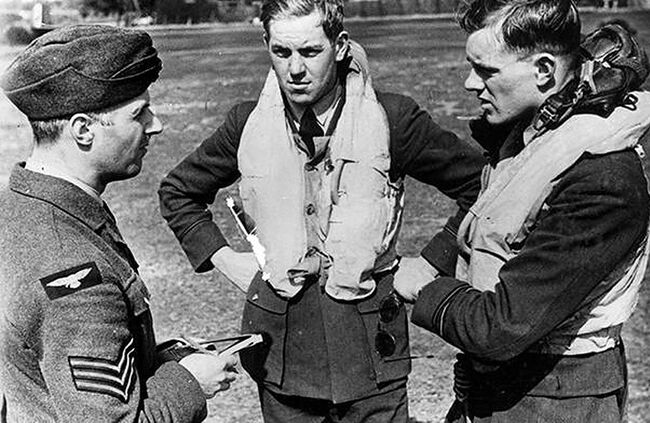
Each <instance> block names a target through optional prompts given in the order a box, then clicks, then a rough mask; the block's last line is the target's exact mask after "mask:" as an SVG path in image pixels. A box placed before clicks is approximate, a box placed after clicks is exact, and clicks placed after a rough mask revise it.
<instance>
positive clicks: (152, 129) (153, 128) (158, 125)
mask: <svg viewBox="0 0 650 423" xmlns="http://www.w3.org/2000/svg"><path fill="white" fill-rule="evenodd" d="M151 115H152V116H151V120H150V121H149V124H148V125H147V128H146V129H145V132H146V133H147V135H155V134H160V133H161V132H162V131H163V123H162V122H161V121H160V119H158V116H156V114H155V113H154V112H153V111H152V112H151Z"/></svg>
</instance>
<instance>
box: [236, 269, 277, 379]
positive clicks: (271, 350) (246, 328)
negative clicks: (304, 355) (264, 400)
mask: <svg viewBox="0 0 650 423" xmlns="http://www.w3.org/2000/svg"><path fill="white" fill-rule="evenodd" d="M287 308H288V302H287V301H286V300H285V299H283V298H281V297H280V296H278V295H277V294H276V293H275V292H274V291H273V289H272V288H271V286H270V285H269V284H268V283H267V282H266V281H264V280H262V274H261V273H260V272H258V273H257V274H256V275H255V278H254V279H253V282H252V283H251V286H250V287H249V288H248V293H247V295H246V303H245V304H244V312H243V317H242V333H259V334H261V335H262V336H263V338H264V342H263V343H262V344H259V345H256V346H255V347H252V348H247V349H245V350H243V351H241V352H240V353H239V356H240V358H241V363H242V367H243V368H244V369H245V370H246V371H247V372H248V373H249V374H250V376H251V377H252V378H253V379H254V380H255V381H257V382H263V381H264V382H270V383H273V384H274V385H277V386H280V385H281V383H282V376H283V373H284V341H285V336H286V326H287V324H286V323H287Z"/></svg>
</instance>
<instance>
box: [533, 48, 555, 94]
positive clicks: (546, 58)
mask: <svg viewBox="0 0 650 423" xmlns="http://www.w3.org/2000/svg"><path fill="white" fill-rule="evenodd" d="M533 60H534V62H533V65H534V66H535V79H536V83H537V86H538V87H539V88H540V89H542V90H544V91H545V90H546V89H548V88H551V86H552V85H553V84H554V83H555V82H556V80H557V76H556V75H555V72H556V70H557V66H558V63H557V57H555V56H554V55H552V54H550V53H539V54H536V55H535V57H534V59H533Z"/></svg>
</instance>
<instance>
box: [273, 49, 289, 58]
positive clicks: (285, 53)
mask: <svg viewBox="0 0 650 423" xmlns="http://www.w3.org/2000/svg"><path fill="white" fill-rule="evenodd" d="M273 54H275V55H276V56H278V57H283V58H286V57H289V56H291V50H289V49H287V48H274V49H273Z"/></svg>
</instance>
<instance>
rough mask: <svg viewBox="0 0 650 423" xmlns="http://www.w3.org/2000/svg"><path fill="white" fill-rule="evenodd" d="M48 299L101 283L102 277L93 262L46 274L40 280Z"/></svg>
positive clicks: (54, 298)
mask: <svg viewBox="0 0 650 423" xmlns="http://www.w3.org/2000/svg"><path fill="white" fill-rule="evenodd" d="M40 282H41V285H43V289H44V290H45V293H46V294H47V297H48V298H49V299H50V300H56V299H57V298H61V297H65V296H66V295H70V294H74V293H75V292H78V291H81V290H82V289H86V288H90V287H91V286H95V285H99V284H100V283H102V277H101V275H100V273H99V269H98V268H97V265H96V264H95V262H92V261H91V262H89V263H85V264H82V265H79V266H75V267H71V268H69V269H66V270H63V271H61V272H57V273H54V274H52V275H50V276H46V277H44V278H42V279H41V280H40Z"/></svg>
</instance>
